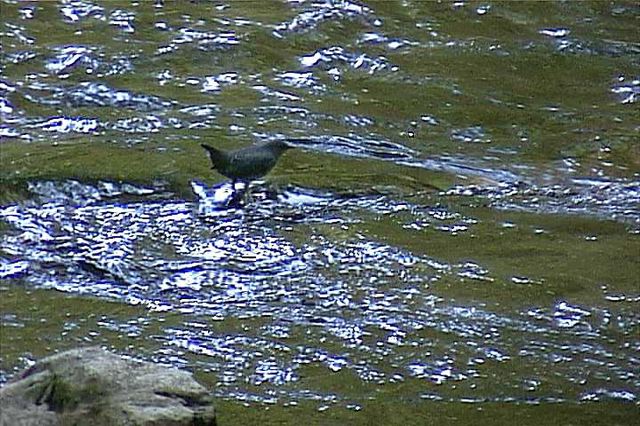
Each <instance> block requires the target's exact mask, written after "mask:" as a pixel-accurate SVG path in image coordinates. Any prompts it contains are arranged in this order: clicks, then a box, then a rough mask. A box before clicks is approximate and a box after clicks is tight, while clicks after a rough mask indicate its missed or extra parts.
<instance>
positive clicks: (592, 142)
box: [0, 1, 640, 420]
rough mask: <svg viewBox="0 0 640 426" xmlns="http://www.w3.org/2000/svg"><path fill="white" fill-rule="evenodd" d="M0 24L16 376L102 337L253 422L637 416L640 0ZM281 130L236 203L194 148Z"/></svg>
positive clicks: (328, 4)
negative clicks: (238, 408)
mask: <svg viewBox="0 0 640 426" xmlns="http://www.w3.org/2000/svg"><path fill="white" fill-rule="evenodd" d="M0 8H1V16H2V22H1V25H2V26H1V27H0V34H1V36H2V63H1V68H0V71H1V75H0V115H1V118H2V124H1V125H0V138H1V142H0V153H1V157H0V161H1V166H2V170H1V172H0V178H1V179H2V180H1V183H2V189H1V193H0V278H1V279H2V283H1V284H0V300H1V302H0V307H1V308H2V310H1V311H0V315H1V318H2V328H3V332H2V335H3V339H2V342H1V343H2V351H0V352H1V353H0V383H3V382H6V381H7V380H9V379H11V378H12V377H13V376H14V375H15V373H16V372H17V371H19V370H20V369H21V368H24V367H25V366H26V365H29V364H30V363H32V362H33V360H34V359H37V358H39V357H40V356H43V355H45V354H47V353H49V352H50V351H55V350H62V349H65V348H68V347H73V346H77V345H88V344H98V345H103V346H105V347H108V348H112V349H114V350H116V351H118V352H121V353H127V354H129V355H132V356H134V357H140V358H144V359H151V360H154V361H157V362H165V363H169V364H171V365H175V366H178V367H181V368H187V369H189V370H191V371H194V372H196V373H197V374H198V375H199V377H200V378H201V379H202V380H203V381H204V382H205V383H207V384H208V385H209V386H210V387H211V388H212V389H213V390H214V392H215V393H216V394H217V395H218V396H220V397H221V398H224V399H228V400H231V401H238V402H241V403H259V404H269V405H271V404H275V405H280V406H283V405H284V406H291V405H296V404H298V403H299V402H300V401H313V402H315V405H314V409H315V410H320V411H325V410H327V409H329V408H334V409H347V410H352V411H359V410H361V409H362V407H363V403H364V402H365V401H371V400H374V401H375V400H376V398H382V396H380V395H386V396H384V398H385V400H389V399H390V400H392V401H394V400H397V402H398V404H401V403H406V402H407V401H414V402H415V401H422V402H423V403H427V402H429V401H432V402H435V401H447V402H455V403H472V404H479V405H481V404H482V403H485V402H509V403H518V404H534V405H536V404H599V403H602V402H605V401H606V402H611V401H614V402H619V403H622V404H630V405H636V406H638V404H639V398H640V278H639V277H640V240H639V235H640V143H639V140H640V138H639V134H640V119H639V117H640V114H639V111H640V110H639V109H638V95H639V94H640V80H639V79H640V73H638V69H640V38H639V37H638V32H637V24H638V17H639V16H640V6H638V4H637V3H635V2H622V1H619V2H616V1H614V2H466V1H457V2H450V1H443V2H423V1H385V2H373V1H371V2H349V1H291V2H287V1H278V2H248V1H247V2H208V1H195V2H162V1H156V2H116V1H109V2H94V3H92V2H85V1H61V2H57V3H56V2H40V3H36V2H13V1H1V2H0ZM280 138H296V139H299V143H297V145H296V149H295V150H292V151H289V152H287V153H286V154H285V156H284V157H283V158H282V159H281V160H280V163H279V165H278V166H277V167H276V168H275V169H274V170H273V171H272V173H271V174H270V175H269V176H268V177H267V178H266V180H265V181H260V182H255V183H253V184H252V185H251V186H250V188H249V192H248V193H249V195H248V196H247V197H246V198H245V199H244V201H243V202H242V203H241V204H240V205H236V206H228V205H226V204H225V202H226V199H227V198H228V196H229V195H230V191H231V190H230V186H229V184H228V182H225V180H224V179H223V178H222V177H221V176H219V175H217V174H216V173H215V172H212V171H211V170H209V165H208V162H207V158H206V157H205V155H204V152H201V150H200V148H199V142H204V141H206V142H207V143H210V144H213V145H217V146H219V147H221V148H224V149H232V148H236V147H240V146H246V145H249V144H251V143H256V142H264V141H269V140H275V139H280ZM394 398H395V399H394ZM578 420H579V419H578Z"/></svg>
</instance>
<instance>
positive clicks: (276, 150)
mask: <svg viewBox="0 0 640 426" xmlns="http://www.w3.org/2000/svg"><path fill="white" fill-rule="evenodd" d="M201 146H202V147H203V148H204V149H206V150H207V152H208V153H209V158H211V163H213V167H211V168H212V169H214V170H217V171H218V173H220V174H221V175H223V176H226V177H228V178H229V179H231V182H232V187H233V190H234V192H235V188H236V182H237V181H241V182H245V183H248V182H250V181H252V180H255V179H258V178H261V177H262V176H264V175H266V174H267V173H269V171H270V170H271V169H273V166H275V165H276V163H277V162H278V158H280V156H281V155H282V153H283V152H285V151H286V150H288V149H290V148H293V147H292V146H291V145H288V144H287V143H286V142H285V141H283V140H275V141H270V142H267V143H264V144H262V145H254V146H250V147H247V148H242V149H238V150H235V151H229V152H225V151H222V150H220V149H217V148H214V147H212V146H209V145H207V144H204V143H203V144H201Z"/></svg>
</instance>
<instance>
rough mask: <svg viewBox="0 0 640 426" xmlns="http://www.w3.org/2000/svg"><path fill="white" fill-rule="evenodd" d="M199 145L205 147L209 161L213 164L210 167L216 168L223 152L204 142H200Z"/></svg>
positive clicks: (222, 156)
mask: <svg viewBox="0 0 640 426" xmlns="http://www.w3.org/2000/svg"><path fill="white" fill-rule="evenodd" d="M200 146H201V147H203V148H204V149H206V150H207V152H208V153H209V158H211V163H212V164H213V167H212V169H217V168H218V167H219V166H220V163H221V162H222V161H224V155H225V154H224V152H223V151H220V150H219V149H217V148H214V147H212V146H210V145H207V144H206V143H201V144H200Z"/></svg>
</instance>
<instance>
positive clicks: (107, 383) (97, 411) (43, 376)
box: [0, 347, 216, 426]
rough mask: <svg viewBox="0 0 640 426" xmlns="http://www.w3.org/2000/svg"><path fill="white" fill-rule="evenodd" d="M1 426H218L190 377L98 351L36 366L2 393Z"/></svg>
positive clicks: (68, 355)
mask: <svg viewBox="0 0 640 426" xmlns="http://www.w3.org/2000/svg"><path fill="white" fill-rule="evenodd" d="M0 407H1V408H2V409H1V410H0V426H15V425H24V426H27V425H33V426H35V425H38V426H54V425H77V426H82V425H90V426H102V425H109V426H119V425H135V426H138V425H139V426H151V425H153V426H165V425H166V426H169V425H170V426H182V425H194V426H195V425H198V426H204V425H215V424H216V420H215V410H214V408H213V403H212V397H211V396H210V394H209V392H208V391H207V390H206V389H205V388H204V387H203V386H202V385H200V384H199V383H198V382H196V381H195V380H194V379H193V377H192V375H191V373H188V372H186V371H181V370H177V369H175V368H170V367H165V366H161V365H157V364H153V363H150V362H140V361H135V360H132V359H127V358H124V357H121V356H118V355H115V354H112V353H110V352H108V351H106V350H104V349H101V348H97V347H90V348H82V349H73V350H70V351H66V352H62V353H60V354H56V355H52V356H49V357H46V358H43V359H42V360H40V361H38V362H36V363H35V364H34V365H33V366H32V367H31V368H29V369H27V370H26V371H25V372H24V373H22V374H21V375H20V376H19V377H17V378H16V379H15V380H13V381H12V382H10V383H7V384H6V385H5V386H4V387H2V388H0Z"/></svg>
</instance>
